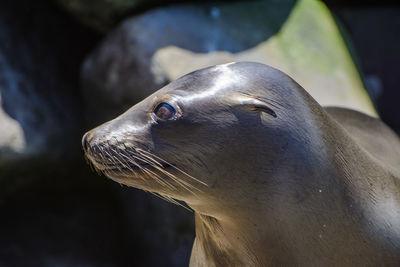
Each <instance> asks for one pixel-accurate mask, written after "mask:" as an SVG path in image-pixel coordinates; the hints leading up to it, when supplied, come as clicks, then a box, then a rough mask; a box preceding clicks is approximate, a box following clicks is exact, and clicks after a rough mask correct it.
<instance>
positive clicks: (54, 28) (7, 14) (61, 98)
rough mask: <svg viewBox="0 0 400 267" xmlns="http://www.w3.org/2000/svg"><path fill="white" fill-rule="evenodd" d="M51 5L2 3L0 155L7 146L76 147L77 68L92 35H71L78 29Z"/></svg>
mask: <svg viewBox="0 0 400 267" xmlns="http://www.w3.org/2000/svg"><path fill="white" fill-rule="evenodd" d="M53 8H54V7H52V6H51V5H50V6H49V5H48V3H45V2H42V1H36V2H35V4H32V5H31V4H29V1H26V0H22V1H20V0H19V1H11V0H5V1H1V3H0V96H1V114H0V115H1V117H2V120H1V122H0V127H1V131H0V132H1V133H0V159H1V160H6V159H7V158H8V157H10V153H9V152H10V149H11V151H13V152H16V153H13V156H18V155H19V156H23V157H26V156H28V155H39V154H50V155H52V156H55V155H59V156H60V155H65V153H67V151H71V149H79V138H80V132H81V131H82V127H83V121H82V118H81V116H80V114H81V113H82V107H81V104H80V99H79V87H78V74H79V64H80V61H81V58H82V57H83V54H84V53H85V52H86V50H87V40H90V35H87V37H86V39H85V38H82V39H79V40H76V39H75V40H74V38H70V36H77V35H79V32H82V30H77V31H75V30H76V29H73V28H71V29H67V22H65V21H60V20H59V14H57V11H58V10H57V9H53ZM60 32H62V34H59V33H60ZM85 42H86V43H85ZM66 44H68V45H66ZM85 47H86V48H85ZM74 138H76V139H74ZM6 150H7V151H8V152H7V151H6ZM49 157H51V156H49Z"/></svg>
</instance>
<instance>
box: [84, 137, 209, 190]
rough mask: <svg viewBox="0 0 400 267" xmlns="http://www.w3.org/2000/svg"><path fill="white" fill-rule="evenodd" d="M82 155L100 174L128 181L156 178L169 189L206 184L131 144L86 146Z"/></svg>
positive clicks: (193, 187) (192, 188)
mask: <svg viewBox="0 0 400 267" xmlns="http://www.w3.org/2000/svg"><path fill="white" fill-rule="evenodd" d="M85 156H86V159H87V162H88V163H89V164H90V165H91V166H92V167H93V169H94V170H95V171H97V172H98V173H99V174H104V175H106V176H107V177H109V178H111V179H113V180H116V181H119V182H122V183H124V181H128V180H129V181H130V183H135V184H136V183H141V182H144V183H145V184H147V185H150V184H152V182H155V183H157V184H159V185H161V186H164V187H168V188H170V189H177V187H182V188H184V189H185V190H187V191H190V192H192V193H193V191H194V190H199V189H198V188H197V185H198V184H201V185H204V186H207V185H206V184H205V183H204V182H202V181H200V180H199V179H196V178H194V177H193V176H191V175H189V174H188V173H186V172H185V171H183V170H182V169H180V168H179V167H177V166H175V165H174V164H172V163H170V162H167V161H166V160H164V159H162V158H161V157H159V156H157V155H155V154H154V153H152V152H150V151H148V150H146V149H142V148H138V147H133V146H132V145H131V144H123V143H120V142H116V143H115V144H110V143H108V142H107V143H106V144H103V145H92V146H88V147H87V150H86V153H85ZM127 179H128V180H127ZM149 190H151V188H150V189H149Z"/></svg>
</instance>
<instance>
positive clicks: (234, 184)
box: [82, 62, 400, 266]
mask: <svg viewBox="0 0 400 267" xmlns="http://www.w3.org/2000/svg"><path fill="white" fill-rule="evenodd" d="M82 142H83V147H84V150H85V155H86V157H87V158H88V160H89V161H90V162H91V164H92V165H93V166H94V168H95V169H96V170H98V171H100V172H102V173H104V174H105V175H106V176H107V177H109V178H111V179H113V180H115V181H117V182H119V183H123V184H126V185H129V186H133V187H136V188H139V189H142V190H146V191H151V192H155V193H157V194H160V195H162V196H165V197H167V198H168V199H178V200H181V201H184V202H186V203H187V204H188V205H189V206H190V207H191V208H192V209H193V210H194V212H195V220H196V239H195V242H194V246H193V249H192V255H191V262H190V265H191V266H282V265H283V266H399V264H400V168H399V167H400V140H399V138H398V136H397V135H396V134H395V133H393V131H391V130H390V129H389V128H388V127H387V126H386V125H385V124H384V123H382V122H381V121H380V120H378V119H375V118H372V117H369V116H367V115H364V114H362V113H359V112H357V111H352V110H348V109H343V108H322V107H321V106H320V105H319V104H318V103H317V102H316V101H315V100H314V99H313V98H312V97H311V96H310V95H308V94H307V92H306V91H305V90H304V89H303V88H301V86H300V85H298V84H297V83H296V82H295V81H293V80H292V79H291V78H290V77H288V76H287V75H285V74H284V73H282V72H280V71H278V70H276V69H274V68H272V67H269V66H266V65H263V64H259V63H252V62H241V63H231V64H225V65H218V66H214V67H209V68H205V69H201V70H198V71H195V72H192V73H190V74H187V75H185V76H183V77H181V78H179V79H178V80H176V81H174V82H172V83H170V84H169V85H167V86H165V87H164V88H162V89H160V90H159V91H157V92H155V93H154V94H152V95H150V96H149V97H147V98H146V99H144V100H143V101H142V102H140V103H138V104H136V105H135V106H133V107H132V108H130V109H129V110H128V111H126V112H125V113H124V114H122V115H121V116H119V117H117V118H116V119H114V120H112V121H110V122H107V123H105V124H103V125H101V126H99V127H97V128H95V129H93V130H91V131H89V132H88V133H86V134H85V135H84V137H83V139H82Z"/></svg>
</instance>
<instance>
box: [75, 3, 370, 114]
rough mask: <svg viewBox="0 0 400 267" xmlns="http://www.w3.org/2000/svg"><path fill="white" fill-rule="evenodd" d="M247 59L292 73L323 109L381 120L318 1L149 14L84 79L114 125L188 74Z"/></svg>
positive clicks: (112, 40) (111, 41)
mask: <svg viewBox="0 0 400 267" xmlns="http://www.w3.org/2000/svg"><path fill="white" fill-rule="evenodd" d="M245 60H250V61H258V62H262V63H266V64H269V65H272V66H274V67H277V68H279V69H281V70H283V71H285V72H287V73H288V74H289V75H291V76H292V77H293V78H294V79H295V80H297V81H298V82H299V83H300V84H301V85H302V86H303V87H305V88H306V89H307V90H308V91H309V92H310V93H311V94H312V95H313V96H314V97H316V99H317V100H318V101H319V102H320V103H321V104H323V105H339V106H347V107H353V108H355V109H358V110H363V111H365V112H367V113H369V114H373V115H374V114H376V113H375V110H374V108H373V105H372V103H371V101H370V99H369V97H368V95H367V93H366V92H365V90H364V88H363V85H362V82H361V79H360V75H359V73H358V72H357V70H356V68H355V66H354V63H353V61H352V59H351V56H350V54H349V52H348V50H347V48H346V46H345V43H344V41H343V39H342V37H341V35H340V32H339V30H338V28H337V26H336V24H335V22H334V20H333V18H332V16H331V14H330V13H329V11H328V9H327V8H326V7H325V6H324V4H323V3H321V2H319V1H314V0H300V1H298V2H295V1H289V0H285V1H273V0H270V1H261V2H256V1H255V2H236V3H231V4H229V5H228V4H218V5H210V4H205V5H182V6H174V7H169V8H163V9H157V10H153V11H150V12H147V13H145V14H143V15H141V16H137V17H134V18H131V19H129V20H127V21H125V22H124V23H122V24H121V25H120V26H119V27H118V28H117V29H116V30H114V31H113V32H111V33H110V34H109V35H108V36H107V38H106V39H105V40H104V42H103V43H102V44H101V45H100V46H99V47H98V49H96V51H95V52H94V53H93V54H91V55H90V56H89V57H88V58H87V60H86V61H85V63H84V65H83V68H82V79H83V85H84V89H85V93H86V96H87V98H86V99H87V102H88V104H89V105H90V107H91V110H93V113H92V116H94V117H104V115H106V116H107V115H108V118H112V117H114V116H116V115H117V114H119V113H120V112H122V111H123V110H125V109H127V108H129V107H130V106H131V105H132V104H134V103H136V102H138V101H139V100H141V99H143V98H145V97H146V96H148V95H149V94H150V93H152V92H154V91H155V90H156V89H158V88H160V87H162V86H163V85H165V84H166V83H168V82H169V81H171V80H173V79H176V78H178V77H179V76H181V75H183V74H185V73H188V72H190V71H192V70H195V69H198V68H201V67H206V66H209V65H215V64H220V63H226V62H230V61H245Z"/></svg>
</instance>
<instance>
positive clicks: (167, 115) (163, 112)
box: [153, 102, 176, 120]
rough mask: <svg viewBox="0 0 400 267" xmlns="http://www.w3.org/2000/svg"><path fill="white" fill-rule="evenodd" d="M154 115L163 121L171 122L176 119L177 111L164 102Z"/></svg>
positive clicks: (158, 106)
mask: <svg viewBox="0 0 400 267" xmlns="http://www.w3.org/2000/svg"><path fill="white" fill-rule="evenodd" d="M153 113H154V115H156V116H157V117H158V118H159V119H161V120H171V119H173V118H174V116H175V113H176V110H175V109H174V108H173V107H172V106H171V105H170V104H168V103H164V102H162V103H160V104H158V105H157V106H156V108H155V109H154V111H153Z"/></svg>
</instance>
